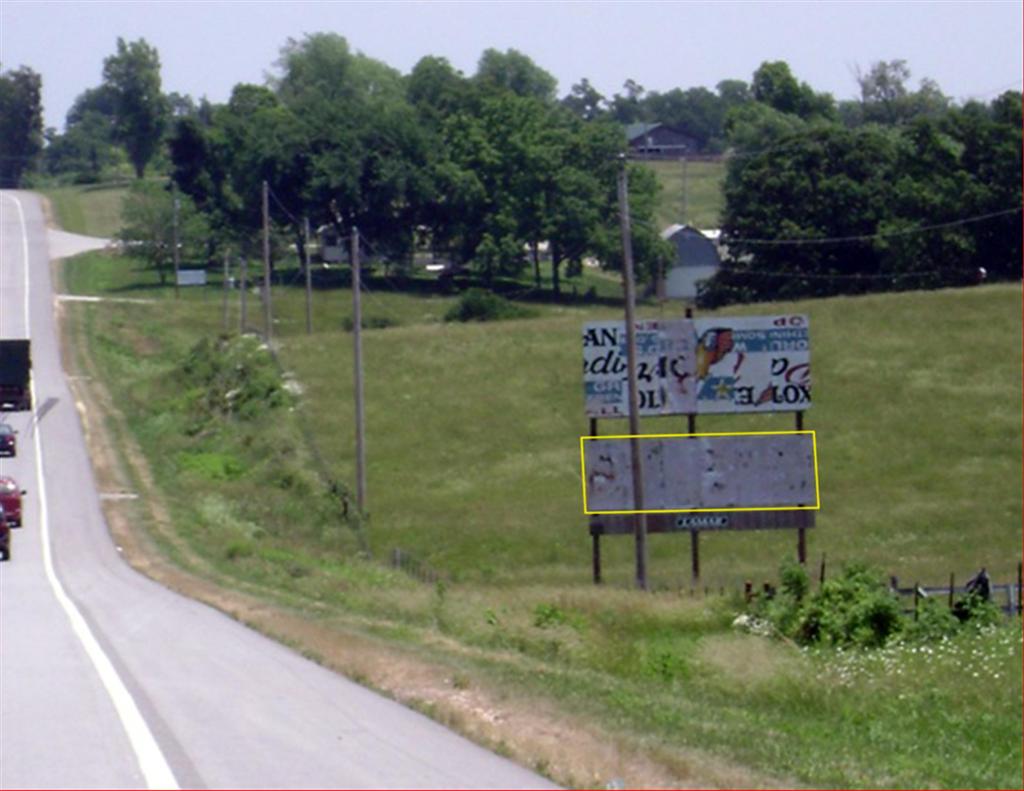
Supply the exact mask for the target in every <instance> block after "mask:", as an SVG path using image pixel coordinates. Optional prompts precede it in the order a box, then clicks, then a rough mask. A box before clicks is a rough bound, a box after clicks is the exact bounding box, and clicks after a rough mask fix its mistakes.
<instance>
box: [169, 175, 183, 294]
mask: <svg viewBox="0 0 1024 791" xmlns="http://www.w3.org/2000/svg"><path fill="white" fill-rule="evenodd" d="M180 212H181V201H180V200H179V199H178V191H177V190H174V222H173V226H174V233H173V239H172V240H171V241H172V244H173V245H174V251H173V253H174V255H173V257H174V298H175V299H177V298H178V297H179V296H180V295H181V291H180V287H179V285H178V270H179V269H180V268H181V243H180V242H179V239H178V237H179V236H180V234H179V233H178V214H179V213H180Z"/></svg>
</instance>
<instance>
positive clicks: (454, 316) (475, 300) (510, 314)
mask: <svg viewBox="0 0 1024 791" xmlns="http://www.w3.org/2000/svg"><path fill="white" fill-rule="evenodd" d="M535 315H537V314H536V311H533V310H529V309H528V308H524V307H522V306H520V305H516V304H515V303H513V302H509V301H508V300H507V299H505V298H504V297H500V296H498V295H497V294H495V293H493V292H491V291H486V290H485V289H482V288H471V289H469V291H467V292H466V293H465V294H463V295H462V297H461V298H460V299H459V301H458V302H456V303H455V304H454V305H453V306H452V307H451V308H450V309H449V310H448V312H447V313H445V314H444V320H445V321H502V320H505V319H524V318H530V317H531V316H535Z"/></svg>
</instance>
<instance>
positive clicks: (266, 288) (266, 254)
mask: <svg viewBox="0 0 1024 791" xmlns="http://www.w3.org/2000/svg"><path fill="white" fill-rule="evenodd" d="M273 317H274V312H273V311H272V310H271V306H270V185H268V184H267V182H266V181H264V182H263V339H264V340H265V341H266V342H267V343H270V340H271V336H272V335H273V328H272V326H271V324H272V323H273Z"/></svg>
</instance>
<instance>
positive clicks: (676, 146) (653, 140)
mask: <svg viewBox="0 0 1024 791" xmlns="http://www.w3.org/2000/svg"><path fill="white" fill-rule="evenodd" d="M626 140H627V142H628V143H629V153H630V154H631V155H632V156H636V157H642V158H644V159H674V158H676V157H682V156H688V155H691V154H695V153H696V152H697V148H698V145H697V141H696V140H695V139H694V138H693V137H691V136H690V135H688V134H686V132H685V131H683V130H682V129H679V128H677V127H674V126H668V125H667V124H660V123H654V124H629V125H628V126H627V127H626Z"/></svg>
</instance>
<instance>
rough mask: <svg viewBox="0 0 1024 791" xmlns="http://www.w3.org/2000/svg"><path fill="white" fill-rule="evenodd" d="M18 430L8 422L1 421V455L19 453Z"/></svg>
mask: <svg viewBox="0 0 1024 791" xmlns="http://www.w3.org/2000/svg"><path fill="white" fill-rule="evenodd" d="M17 434H18V432H17V431H15V430H14V429H13V428H12V427H11V426H8V425H7V424H6V423H0V456H17V455H18V438H17Z"/></svg>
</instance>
